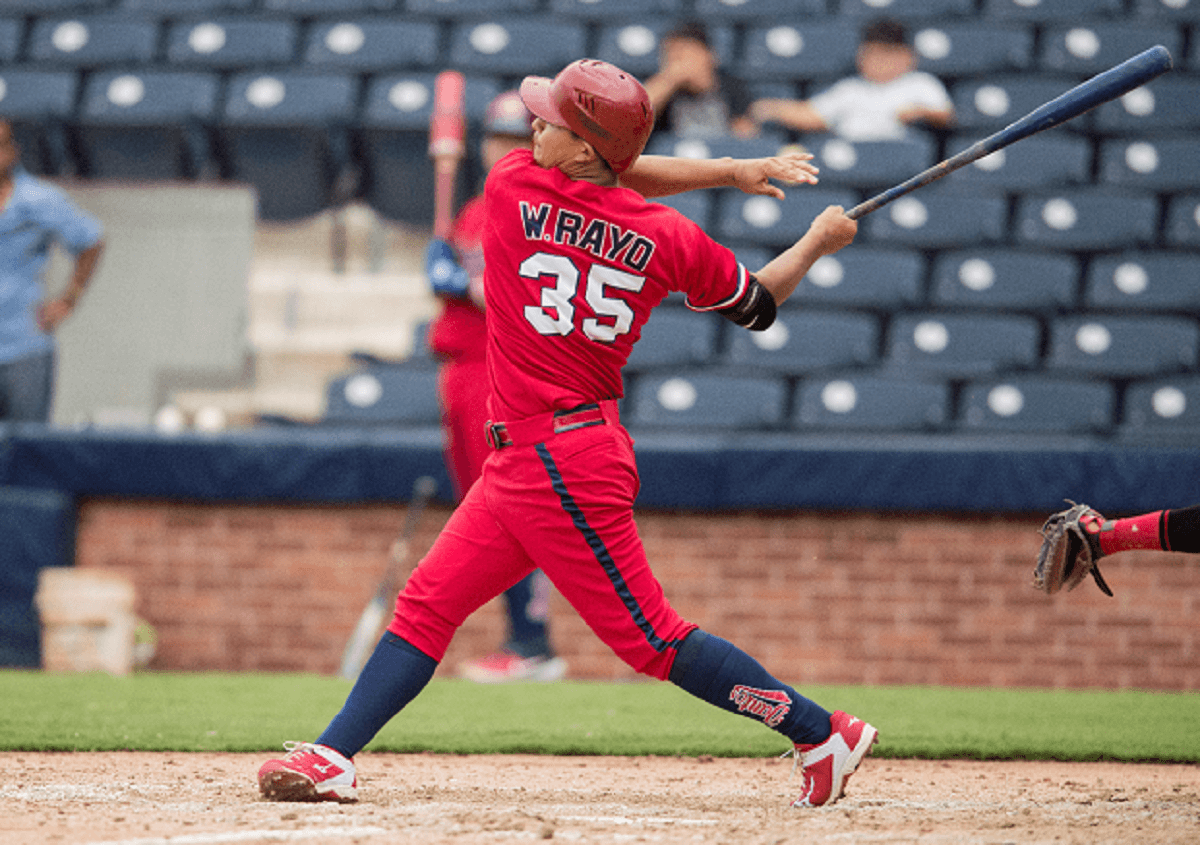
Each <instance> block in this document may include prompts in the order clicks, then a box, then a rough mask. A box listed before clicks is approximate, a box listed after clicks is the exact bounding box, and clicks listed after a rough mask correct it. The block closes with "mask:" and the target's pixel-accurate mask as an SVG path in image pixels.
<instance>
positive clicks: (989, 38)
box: [912, 19, 1033, 79]
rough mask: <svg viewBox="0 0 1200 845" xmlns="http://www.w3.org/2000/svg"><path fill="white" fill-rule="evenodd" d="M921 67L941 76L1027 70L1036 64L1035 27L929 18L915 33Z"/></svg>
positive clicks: (943, 77) (914, 38) (916, 48)
mask: <svg viewBox="0 0 1200 845" xmlns="http://www.w3.org/2000/svg"><path fill="white" fill-rule="evenodd" d="M912 45H913V50H914V51H915V52H916V54H917V59H918V68H920V69H921V70H924V71H927V72H928V73H932V74H934V75H935V76H937V77H938V78H940V79H946V78H949V77H957V76H968V75H970V76H982V75H984V74H994V73H1008V72H1011V71H1016V70H1025V69H1027V68H1029V67H1031V66H1032V64H1033V31H1032V30H1031V29H1030V28H1029V27H1027V26H1022V25H1019V24H997V23H983V22H981V21H978V20H974V19H968V20H965V21H952V22H949V21H943V20H939V21H936V22H932V21H931V22H929V23H926V24H922V25H920V26H919V27H917V28H916V31H915V32H914V33H913V36H912Z"/></svg>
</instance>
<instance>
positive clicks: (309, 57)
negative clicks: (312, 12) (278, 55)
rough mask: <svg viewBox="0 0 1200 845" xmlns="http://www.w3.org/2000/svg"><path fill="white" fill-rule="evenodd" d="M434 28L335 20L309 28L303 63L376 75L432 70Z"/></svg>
mask: <svg viewBox="0 0 1200 845" xmlns="http://www.w3.org/2000/svg"><path fill="white" fill-rule="evenodd" d="M438 35H439V33H438V26H437V24H435V23H433V22H430V21H410V20H403V19H394V18H355V19H351V20H346V19H340V18H339V19H336V20H330V21H321V22H318V23H315V24H313V25H312V26H311V27H310V28H309V30H308V35H307V37H306V39H305V45H304V61H305V62H306V63H308V64H310V65H312V66H314V67H319V68H330V69H333V70H345V71H359V72H364V73H380V72H384V71H395V70H401V69H407V68H428V67H433V66H434V65H435V64H436V63H437V61H438Z"/></svg>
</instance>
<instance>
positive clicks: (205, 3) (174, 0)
mask: <svg viewBox="0 0 1200 845" xmlns="http://www.w3.org/2000/svg"><path fill="white" fill-rule="evenodd" d="M257 2H258V0H120V2H119V4H118V8H120V9H121V10H122V11H127V12H139V13H145V12H149V13H153V14H155V15H162V16H164V17H168V16H169V17H174V16H176V15H198V14H205V13H211V12H226V11H230V12H248V11H250V10H252V9H253V8H254V7H255V5H256V4H257Z"/></svg>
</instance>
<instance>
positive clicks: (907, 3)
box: [835, 0, 975, 22]
mask: <svg viewBox="0 0 1200 845" xmlns="http://www.w3.org/2000/svg"><path fill="white" fill-rule="evenodd" d="M835 2H836V4H837V5H836V8H837V14H839V15H844V16H846V17H849V18H855V19H860V20H861V19H864V18H875V17H878V16H879V15H880V14H886V15H887V16H888V17H891V18H897V19H899V20H903V21H905V22H912V21H913V20H920V19H922V18H936V19H938V20H944V19H946V18H951V19H952V18H956V17H974V16H975V0H890V2H887V3H880V0H835Z"/></svg>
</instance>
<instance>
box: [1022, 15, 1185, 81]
mask: <svg viewBox="0 0 1200 845" xmlns="http://www.w3.org/2000/svg"><path fill="white" fill-rule="evenodd" d="M1040 43H1041V51H1040V56H1039V63H1040V65H1041V67H1042V68H1043V69H1045V70H1051V71H1066V72H1068V73H1086V74H1097V73H1100V72H1102V71H1105V70H1108V69H1109V68H1110V67H1113V66H1114V65H1117V64H1120V63H1121V62H1123V61H1125V60H1126V59H1128V58H1131V57H1132V56H1136V55H1137V54H1138V53H1140V52H1142V51H1143V50H1148V49H1149V48H1151V47H1153V46H1154V45H1156V44H1161V45H1163V46H1164V47H1166V48H1167V49H1168V50H1169V51H1170V52H1171V55H1172V56H1179V55H1181V51H1182V49H1183V34H1182V32H1181V31H1180V30H1179V28H1178V27H1176V26H1173V25H1171V24H1147V23H1142V24H1140V25H1139V24H1138V23H1136V22H1134V21H1130V20H1128V19H1123V18H1122V19H1116V20H1101V21H1097V20H1091V21H1088V22H1086V23H1083V22H1079V21H1072V22H1067V23H1061V24H1055V25H1054V26H1051V27H1047V28H1046V29H1044V30H1043V31H1042V37H1041V42H1040Z"/></svg>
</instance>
